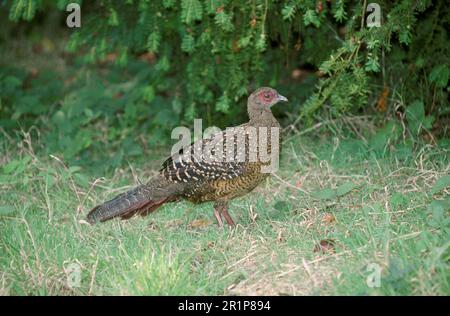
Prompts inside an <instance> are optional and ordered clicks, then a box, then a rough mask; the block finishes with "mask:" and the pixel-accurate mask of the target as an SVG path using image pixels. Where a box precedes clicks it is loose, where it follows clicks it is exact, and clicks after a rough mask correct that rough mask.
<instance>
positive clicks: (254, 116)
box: [248, 106, 276, 126]
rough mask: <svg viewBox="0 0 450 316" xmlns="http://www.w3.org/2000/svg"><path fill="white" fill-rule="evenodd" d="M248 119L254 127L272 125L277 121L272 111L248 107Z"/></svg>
mask: <svg viewBox="0 0 450 316" xmlns="http://www.w3.org/2000/svg"><path fill="white" fill-rule="evenodd" d="M248 117H249V119H250V124H252V125H262V126H265V125H271V123H272V122H274V121H276V119H275V117H274V116H273V114H272V111H271V110H270V109H267V108H263V109H261V108H260V107H252V106H249V107H248Z"/></svg>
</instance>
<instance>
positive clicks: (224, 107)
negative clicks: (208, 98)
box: [216, 93, 230, 113]
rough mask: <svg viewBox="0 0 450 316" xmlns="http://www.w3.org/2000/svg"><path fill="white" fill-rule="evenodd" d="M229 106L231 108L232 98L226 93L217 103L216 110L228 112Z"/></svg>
mask: <svg viewBox="0 0 450 316" xmlns="http://www.w3.org/2000/svg"><path fill="white" fill-rule="evenodd" d="M229 108H230V99H229V98H228V95H227V94H226V93H224V94H222V96H221V97H220V98H219V101H218V102H217V103H216V110H217V111H220V112H223V113H228V109H229Z"/></svg>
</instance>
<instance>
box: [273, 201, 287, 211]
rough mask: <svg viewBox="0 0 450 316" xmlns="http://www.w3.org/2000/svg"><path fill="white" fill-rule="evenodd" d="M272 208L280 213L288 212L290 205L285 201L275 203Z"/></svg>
mask: <svg viewBox="0 0 450 316" xmlns="http://www.w3.org/2000/svg"><path fill="white" fill-rule="evenodd" d="M273 207H274V208H275V209H276V210H277V211H280V212H288V211H289V209H290V205H289V203H288V202H286V201H277V202H275V204H274V206H273Z"/></svg>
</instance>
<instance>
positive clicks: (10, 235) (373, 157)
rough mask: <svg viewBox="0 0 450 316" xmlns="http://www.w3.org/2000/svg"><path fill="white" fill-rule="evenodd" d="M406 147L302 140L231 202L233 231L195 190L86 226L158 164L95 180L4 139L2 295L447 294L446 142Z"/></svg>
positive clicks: (0, 214)
mask: <svg viewBox="0 0 450 316" xmlns="http://www.w3.org/2000/svg"><path fill="white" fill-rule="evenodd" d="M408 148H409V149H407V150H406V151H405V150H403V151H402V150H400V149H398V148H393V149H392V148H391V149H392V150H386V148H384V150H382V151H376V150H369V149H368V147H367V146H366V145H365V144H364V142H363V141H361V140H360V139H353V138H347V139H342V140H340V141H338V142H337V141H330V140H328V139H327V137H326V135H323V137H321V136H318V137H316V138H314V139H311V138H310V139H308V138H306V139H300V140H299V139H298V138H293V139H291V140H290V141H289V142H287V143H286V144H285V146H284V149H283V156H282V161H281V164H280V166H281V169H280V170H279V172H278V173H277V174H276V175H275V176H273V177H272V178H271V179H270V180H268V181H267V182H266V183H265V184H264V185H261V186H260V187H258V188H257V189H256V190H255V192H254V193H252V194H250V195H248V196H247V197H244V198H241V199H239V200H236V201H235V202H234V203H233V204H232V209H231V213H232V215H233V217H234V219H235V221H236V222H237V223H239V225H238V226H237V227H236V228H235V229H234V230H230V229H228V228H226V229H219V228H218V227H217V226H216V225H215V223H214V222H213V219H214V217H213V214H212V205H211V204H204V205H200V206H194V205H192V204H189V203H187V202H182V203H178V204H169V205H166V206H164V207H162V208H161V209H159V210H158V211H157V212H156V213H153V214H151V215H150V216H148V217H145V218H136V219H132V220H129V221H120V220H113V221H109V222H107V223H104V224H101V225H95V226H90V225H89V224H87V223H86V222H84V218H85V215H86V213H87V212H88V210H89V209H90V208H91V207H92V206H94V205H95V204H97V203H99V202H101V201H103V200H105V199H107V198H110V197H112V196H114V195H115V194H117V193H118V192H121V191H124V190H126V189H127V188H129V187H130V185H132V184H134V183H137V182H138V180H139V179H140V180H141V181H146V180H147V179H149V178H150V177H151V176H152V175H153V174H154V173H155V170H157V169H156V168H157V166H153V165H150V166H148V165H145V164H142V165H139V166H133V168H132V167H131V166H130V167H127V168H124V169H118V170H116V172H115V173H114V174H111V175H108V177H106V178H101V179H95V178H93V177H92V176H90V175H89V174H86V173H85V170H84V169H82V168H79V167H70V166H66V165H65V164H64V163H63V162H62V161H61V160H60V159H59V158H57V157H41V156H39V155H36V154H35V152H34V149H33V146H32V141H31V140H30V139H29V138H25V139H24V141H23V142H21V143H20V144H19V146H17V144H15V143H13V142H11V141H9V140H7V139H6V138H5V140H4V141H2V143H1V149H2V152H3V154H2V156H1V157H0V163H1V165H2V167H1V169H0V170H1V173H0V190H1V192H2V194H1V195H0V231H1V235H0V294H3V295H9V294H13V295H104V294H118V295H129V294H136V295H144V294H146V295H148V294H150V295H158V294H162V295H166V294H171V295H223V294H225V295H256V294H259V295H311V294H320V295H325V294H331V295H449V294H450V287H449V279H450V274H449V260H450V251H449V250H450V238H449V237H450V235H449V205H450V199H449V196H448V193H449V188H448V182H449V180H448V175H449V171H450V166H449V159H448V158H449V157H448V149H445V147H439V146H431V145H418V144H415V145H414V146H412V147H408ZM160 158H161V159H162V158H163V157H160ZM137 175H139V176H137ZM321 241H322V242H323V243H324V244H325V246H326V247H324V248H321V247H318V246H317V244H318V243H320V242H321ZM371 267H372V268H373V267H375V268H374V269H375V270H377V269H378V268H379V269H380V273H381V275H380V277H381V278H380V286H379V287H369V286H368V285H367V279H368V278H370V277H371V276H372V275H373V271H375V270H372V269H371ZM74 271H75V272H74ZM77 271H79V272H80V273H79V274H77ZM78 275H79V277H80V278H79V281H80V282H79V284H77V282H75V286H70V281H71V280H72V281H73V280H75V281H78V280H77V278H78ZM72 284H73V283H72Z"/></svg>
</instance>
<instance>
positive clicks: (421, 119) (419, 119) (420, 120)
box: [406, 100, 434, 135]
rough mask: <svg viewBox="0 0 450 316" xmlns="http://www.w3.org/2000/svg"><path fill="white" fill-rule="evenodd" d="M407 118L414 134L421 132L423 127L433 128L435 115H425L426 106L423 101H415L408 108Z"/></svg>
mask: <svg viewBox="0 0 450 316" xmlns="http://www.w3.org/2000/svg"><path fill="white" fill-rule="evenodd" d="M406 120H407V121H408V125H409V128H410V129H411V132H412V133H413V134H414V135H417V134H419V132H420V130H421V127H422V126H423V127H424V128H427V129H429V128H431V126H432V124H433V121H434V117H433V116H428V117H425V108H424V105H423V102H422V101H419V100H418V101H415V102H413V103H412V104H410V105H409V106H408V107H407V108H406Z"/></svg>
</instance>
